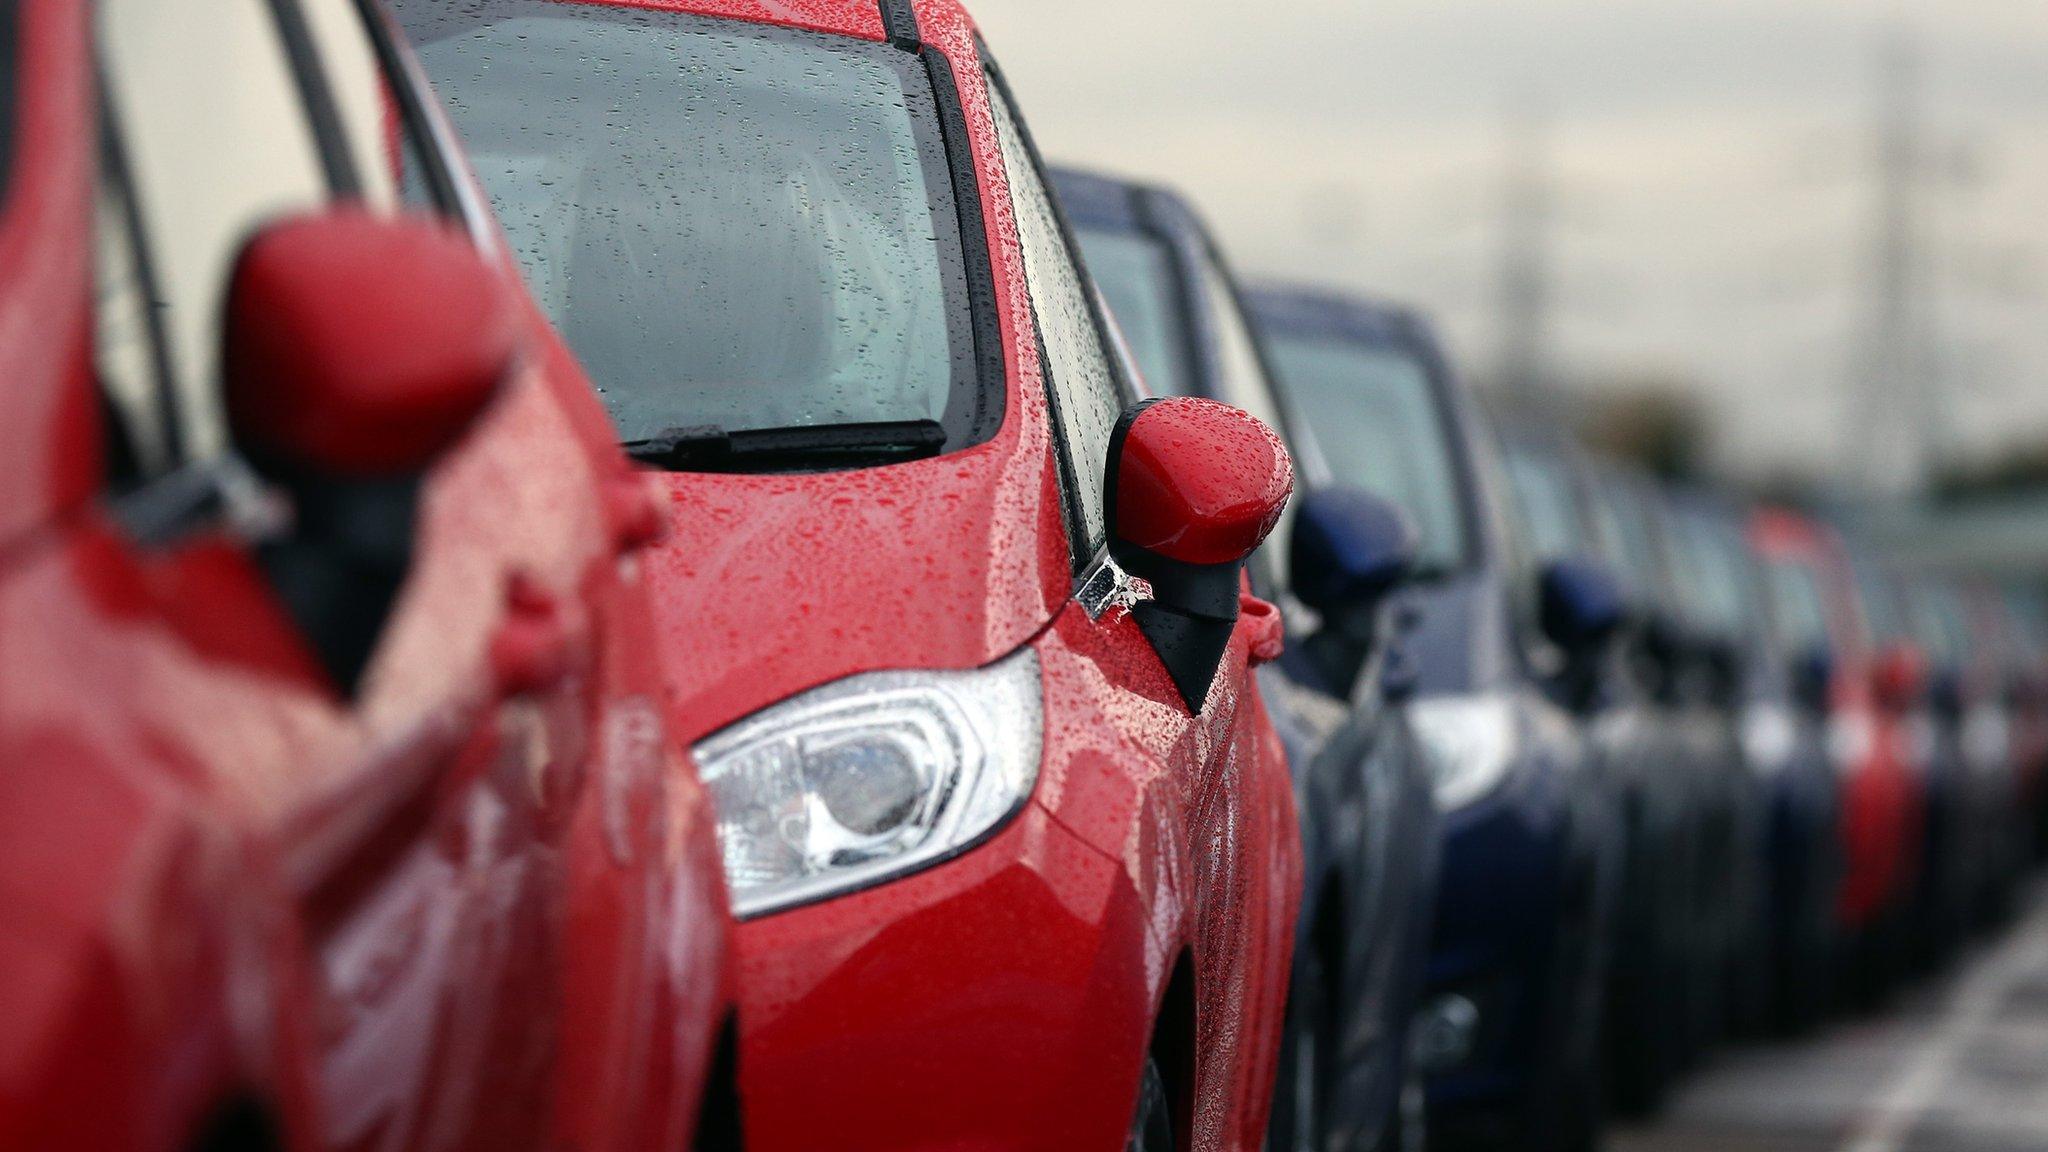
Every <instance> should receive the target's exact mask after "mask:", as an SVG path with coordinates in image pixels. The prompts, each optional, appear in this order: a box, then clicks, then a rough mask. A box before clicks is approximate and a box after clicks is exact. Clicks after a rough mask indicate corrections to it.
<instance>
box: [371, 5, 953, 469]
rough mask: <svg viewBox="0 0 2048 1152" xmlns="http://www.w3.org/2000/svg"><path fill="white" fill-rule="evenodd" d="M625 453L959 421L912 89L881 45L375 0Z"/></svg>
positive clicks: (920, 102)
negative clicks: (411, 45)
mask: <svg viewBox="0 0 2048 1152" xmlns="http://www.w3.org/2000/svg"><path fill="white" fill-rule="evenodd" d="M394 7H395V8H396V10H397V12H398V13H399V16H400V20H401V22H402V23H403V24H404V26H405V27H406V29H407V31H408V33H409V34H410V35H411V36H412V37H413V39H414V40H415V41H416V42H417V43H418V45H419V55H420V59H421V61H422V63H423V64H424V65H425V66H426V69H427V72H428V74H429V76H430V77H431V78H432V79H433V81H434V84H435V86H436V87H437V88H438V89H439V90H440V92H441V94H442V96H443V97H444V99H445V100H446V102H447V104H448V106H449V110H450V112H451V114H452V116H453V117H454V120H455V123H456V127H457V128H458V129H459V131H460V132H461V135H462V136H463V138H464V141H465V143H466V144H467V146H468V150H469V154H470V158H471V161H472V162H473V163H474V165H475V167H476V170H477V173H478V175H479V177H480V178H481V179H482V181H483V184H484V187H485V189H486V191H488V192H489V194H490V197H491V200H492V203H493V204H494V206H495V207H496V209H497V214H498V218H499V220H500V221H501V223H502V224H503V226H504V228H505V230H506V233H507V234H508V235H509V236H510V238H511V241H512V244H513V247H514V249H515V250H516V251H517V253H518V256H519V261H520V264H521V266H522V267H523V268H524V269H525V272H526V274H527V278H528V281H529V283H530V284H531V285H532V287H533V290H534V292H535V295H536V296H537V297H538V298H539V300H540V302H541V305H542V307H543V309H544V310H545V311H546V312H547V313H548V315H549V316H550V317H551V318H552V319H553V320H554V321H555V323H556V325H557V327H558V328H559V329H560V331H561V332H562V333H563V335H564V336H565V337H566V338H567V340H568V341H569V344H570V345H571V347H573V348H574V349H575V350H576V352H577V354H578V356H580V357H581V358H582V360H583V362H584V364H585V366H586V367H587V368H588V369H589V370H590V373H591V375H592V377H593V378H594V380H595V381H596V384H597V387H598V390H599V392H600V393H602V395H603V398H604V401H605V405H606V407H608V408H609V409H610V410H611V413H612V415H613V417H614V418H615V419H616V421H617V422H618V425H619V428H620V431H621V433H622V435H623V436H624V437H625V438H626V439H628V440H637V439H645V438H650V437H654V436H658V435H660V434H662V433H664V432H667V431H670V430H679V429H698V428H712V427H715V428H720V429H724V430H726V431H740V430H747V429H762V428H781V427H791V426H802V425H824V424H848V423H866V422H876V421H899V420H921V419H929V420H938V421H942V422H943V423H945V424H946V426H947V428H948V431H949V433H954V432H958V433H959V435H957V436H949V440H948V446H949V447H959V446H961V445H962V444H963V443H964V442H965V439H966V438H967V436H966V432H967V430H968V429H969V428H971V426H972V424H973V422H974V421H973V413H974V412H975V411H976V410H977V407H978V397H977V396H976V395H975V389H976V387H977V385H976V383H975V382H974V380H973V373H972V371H971V367H969V366H968V364H967V359H966V358H967V357H968V356H970V355H971V339H970V338H969V337H968V336H967V335H966V302H965V301H966V297H965V289H964V280H963V279H962V278H961V275H960V269H961V267H962V264H961V255H960V251H959V238H958V228H959V225H958V218H957V216H956V215H955V213H954V209H953V203H952V194H951V184H950V180H949V178H948V177H947V175H946V170H945V168H944V143H943V140H942V138H941V137H940V135H939V128H938V123H937V117H936V113H935V112H934V110H933V106H932V104H933V102H932V93H931V86H930V82H929V80H928V79H927V78H926V76H925V74H924V72H923V71H922V69H921V67H919V65H918V64H917V61H916V58H915V57H913V56H911V55H909V54H907V53H904V52H901V51H898V50H896V49H893V48H889V47H887V46H885V45H876V44H868V43H865V42H860V41H855V40H851V39H847V38H843V37H824V36H817V35H811V34H808V33H800V32H792V31H783V30H775V29H766V28H760V27H756V26H750V25H746V24H740V23H737V22H731V21H717V20H709V19H702V18H697V17H690V16H683V15H679V14H675V13H667V12H656V11H648V10H641V9H611V8H602V7H594V6H586V5H578V4H559V3H554V2H552V0H483V2H476V3H466V4H462V5H451V4H446V3H441V2H439V0H404V2H401V3H398V4H396V5H395V6H394Z"/></svg>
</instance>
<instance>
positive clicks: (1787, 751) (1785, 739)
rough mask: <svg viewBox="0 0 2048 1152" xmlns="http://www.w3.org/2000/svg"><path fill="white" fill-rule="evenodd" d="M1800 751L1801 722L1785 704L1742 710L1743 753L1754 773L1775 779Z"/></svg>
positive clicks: (1758, 706)
mask: <svg viewBox="0 0 2048 1152" xmlns="http://www.w3.org/2000/svg"><path fill="white" fill-rule="evenodd" d="M1798 749H1799V721H1798V719H1797V718H1796V716H1795V715H1794V713H1793V711H1792V709H1790V708H1787V707H1785V706H1784V705H1782V704H1770V703H1761V704H1751V705H1750V706H1749V707H1747V708H1744V709H1743V710H1742V751H1743V756H1744V759H1746V760H1747V761H1748V762H1749V767H1750V770H1751V771H1753V772H1756V773H1758V774H1759V775H1763V776H1775V775H1776V774H1778V772H1780V771H1782V770H1783V769H1785V768H1786V767H1787V766H1789V765H1790V764H1791V763H1792V755H1793V753H1794V752H1796V751H1798Z"/></svg>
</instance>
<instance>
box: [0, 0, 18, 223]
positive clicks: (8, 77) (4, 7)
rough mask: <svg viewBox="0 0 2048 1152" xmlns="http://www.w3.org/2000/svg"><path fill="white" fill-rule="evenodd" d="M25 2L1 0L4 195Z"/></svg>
mask: <svg viewBox="0 0 2048 1152" xmlns="http://www.w3.org/2000/svg"><path fill="white" fill-rule="evenodd" d="M20 24H21V5H20V4H19V3H18V2H16V0H5V2H0V197H4V196H5V195H6V193H7V188H8V183H9V177H11V176H12V175H13V173H14V122H15V116H16V112H15V104H16V103H17V101H18V93H19V91H20V88H19V85H20V83H21V81H20V76H21V68H20V67H19V66H18V64H17V62H16V61H15V55H16V51H17V48H16V45H17V44H18V42H19V40H20V38H21V31H20Z"/></svg>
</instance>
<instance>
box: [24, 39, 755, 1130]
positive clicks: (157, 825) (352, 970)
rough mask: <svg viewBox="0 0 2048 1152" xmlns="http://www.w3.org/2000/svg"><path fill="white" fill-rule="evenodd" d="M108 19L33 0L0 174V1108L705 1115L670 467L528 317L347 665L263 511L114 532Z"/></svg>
mask: <svg viewBox="0 0 2048 1152" xmlns="http://www.w3.org/2000/svg"><path fill="white" fill-rule="evenodd" d="M90 16H91V13H90V11H89V10H88V9H86V8H85V7H82V6H80V5H77V4H72V3H67V2H65V0H25V3H24V4H23V5H22V7H21V18H22V40H21V49H22V60H23V67H22V69H21V71H20V72H19V73H18V77H19V79H20V81H21V84H22V102H23V111H24V114H25V115H24V125H25V130H24V132H23V133H22V135H21V137H20V142H21V145H22V147H21V149H20V151H19V153H18V155H17V156H16V157H15V161H16V162H15V165H14V167H13V171H12V174H11V180H12V187H11V189H10V192H9V195H8V198H7V200H6V201H5V202H4V203H0V378H5V379H6V380H7V381H8V385H7V387H6V388H5V389H4V390H0V446H4V447H5V448H6V449H7V461H8V463H7V467H6V468H5V469H4V470H0V764H5V765H7V766H8V769H9V770H8V771H6V772H4V773H0V1019H5V1020H6V1021H7V1026H6V1027H5V1028H0V1147H4V1148H10V1149H12V1148H50V1149H56V1148H62V1149H66V1150H82V1152H100V1150H108V1152H113V1150H137V1152H141V1150H158V1149H161V1150H164V1152H183V1150H184V1149H187V1148H189V1147H192V1146H193V1144H192V1142H193V1140H194V1138H195V1137H196V1136H197V1135H198V1134H199V1132H200V1131H201V1130H202V1128H203V1127H204V1126H205V1125H206V1124H207V1123H208V1122H209V1121H210V1119H211V1118H214V1117H216V1116H218V1115H220V1114H221V1113H222V1111H223V1110H224V1109H227V1108H230V1107H231V1106H234V1105H236V1104H237V1103H239V1102H248V1103H250V1104H252V1105H254V1106H256V1107H257V1108H259V1109H260V1110H261V1111H262V1112H264V1113H266V1114H268V1115H269V1116H271V1117H272V1118H273V1119H274V1122H275V1124H276V1125H277V1127H278V1129H279V1134H280V1138H281V1142H282V1144H283V1146H284V1147H288V1148H292V1149H311V1148H321V1147H336V1148H372V1147H374V1148H378V1149H413V1148H421V1149H424V1148H434V1149H475V1150H478V1152H483V1150H492V1152H497V1150H503V1149H542V1148H549V1149H552V1148H564V1147H574V1148H588V1149H619V1150H625V1149H636V1150H637V1149H647V1150H650V1152H651V1150H654V1149H663V1150H673V1149H676V1148H680V1147H685V1146H687V1143H688V1137H687V1133H688V1132H689V1130H690V1128H691V1126H692V1124H693V1122H694V1117H695V1114H696V1109H697V1105H698V1094H699V1092H700V1091H701V1090H702V1088H703V1085H704V1081H705V1074H706V1069H707V1066H708V1064H709V1061H710V1057H711V1051H712V1044H713V1040H714V1036H715V1034H716V1032H717V1030H718V1029H719V1028H720V1027H721V1026H722V1025H723V1024H724V1023H725V1022H726V1021H727V1020H728V1019H729V1012H730V993H731V984H730V976H729V975H728V971H727V968H726V950H727V940H728V935H727V927H726V925H727V919H726V913H725V898H724V889H723V882H722V879H721V873H720V868H719V864H718V860H717V857H716V847H715V844H714V843H713V842H712V839H711V836H710V831H711V828H710V823H709V818H710V812H709V807H708V805H707V803H706V801H705V798H704V795H703V792H702V790H701V788H700V787H699V785H698V783H697V780H696V776H695V773H694V771H693V770H692V769H691V768H690V766H689V765H688V763H687V761H686V760H685V758H684V756H683V755H682V753H681V752H680V751H679V750H678V746H677V745H676V743H675V742H674V741H673V740H672V739H670V738H669V737H668V736H667V735H666V733H665V731H664V729H663V725H662V719H661V708H660V696H661V680H660V677H661V668H660V665H659V661H658V658H657V656H656V654H655V652H654V651H653V649H652V648H651V647H650V646H649V645H648V644H647V643H646V638H647V637H648V635H649V634H650V633H651V631H652V625H651V622H650V618H649V606H648V603H647V598H646V594H645V591H644V588H643V587H642V570H641V568H640V562H639V559H638V557H637V556H636V555H635V554H633V553H632V552H631V551H630V550H629V549H630V548H631V547H634V546H637V545H639V544H641V543H643V542H644V541H645V540H647V539H648V538H650V537H651V536H652V535H654V534H656V532H658V526H652V525H650V524H648V520H649V519H650V515H651V513H650V512H649V511H648V509H649V508H650V507H655V508H658V505H653V504H652V501H651V498H649V497H647V496H645V495H642V496H640V497H635V496H634V495H632V493H633V492H634V491H635V490H638V491H641V492H642V493H644V492H645V489H644V488H642V487H641V485H642V484H643V483H644V482H643V481H642V480H640V479H639V478H637V477H636V476H635V475H634V474H633V473H630V472H629V471H628V470H627V468H626V464H625V462H624V460H623V459H622V458H621V457H620V456H619V454H618V452H617V449H616V448H615V447H614V446H613V445H612V443H611V434H610V431H609V429H608V428H606V427H605V426H604V424H603V422H602V420H601V419H599V420H597V421H595V422H593V421H592V420H591V418H590V411H591V409H592V408H593V407H594V404H595V402H594V400H592V399H591V398H590V396H589V386H588V383H587V381H585V380H584V379H583V378H582V377H581V376H580V375H579V374H576V373H575V372H574V370H573V364H572V362H571V361H570V360H569V359H568V358H567V357H566V356H565V355H564V354H563V353H562V351H561V349H560V348H559V347H558V346H557V345H555V344H554V343H553V341H552V337H551V336H550V335H549V334H548V333H547V332H546V330H545V328H544V326H541V325H538V324H533V323H529V324H526V325H523V326H522V327H523V328H524V331H523V333H522V343H523V344H524V345H525V348H526V351H527V352H528V353H529V355H528V356H526V357H525V358H524V359H523V360H522V364H523V367H522V368H521V369H520V370H518V371H517V372H516V373H515V374H514V375H513V376H512V377H511V378H510V379H508V380H507V381H505V383H504V384H503V386H502V388H501V389H500V390H499V392H498V395H497V397H496V399H495V400H494V401H493V402H492V405H491V407H490V408H489V410H488V411H487V412H486V413H485V414H484V416H483V417H482V419H481V421H480V422H479V423H478V424H477V425H476V426H475V427H474V428H473V429H471V430H470V431H469V432H468V434H467V435H466V436H464V438H463V439H462V441H461V443H460V445H459V446H458V447H457V448H456V449H455V450H454V451H453V453H452V454H450V455H448V456H446V457H445V458H444V459H442V460H441V462H440V463H439V464H438V465H437V466H436V468H435V469H434V470H433V472H432V473H431V474H430V475H429V476H428V478H427V481H426V484H425V494H424V497H423V504H422V506H421V509H420V515H419V523H418V526H417V529H416V535H415V541H416V545H417V548H416V556H415V558H414V562H413V566H412V568H411V570H410V574H409V578H408V583H407V587H406V588H405V590H404V594H403V596H402V597H401V599H400V601H399V602H398V605H397V607H396V610H395V612H394V614H393V616H392V617H391V619H390V621H389V622H388V624H387V626H386V627H385V629H384V630H383V632H382V633H381V635H380V639H379V643H378V649H377V652H376V655H375V656H374V658H373V661H372V663H371V666H370V668H369V671H368V673H367V675H366V677H365V679H364V681H363V684H362V687H361V689H360V691H359V693H358V694H357V696H356V697H355V698H354V699H348V700H344V699H340V698H338V697H337V696H336V694H335V692H334V690H333V689H332V688H331V687H330V686H329V685H328V684H327V682H326V680H325V677H324V675H323V674H322V673H321V672H319V671H318V667H319V666H318V664H317V662H316V661H314V660H313V659H312V657H311V654H310V653H309V652H308V651H307V649H306V646H305V644H304V643H303V642H302V641H301V640H300V638H299V634H298V632H297V630H296V629H295V627H294V626H293V625H292V624H291V623H290V618H289V615H288V614H287V612H286V611H285V610H284V607H283V605H282V604H281V603H280V602H279V601H277V600H276V599H275V598H274V597H273V596H272V594H271V592H270V585H269V583H268V580H267V577H266V574H265V572H264V570H263V569H262V568H261V566H260V565H258V564H257V563H256V562H255V559H254V557H253V556H252V554H251V549H250V548H249V546H248V544H247V542H246V541H244V540H242V539H240V538H238V537H236V536H235V535H233V534H232V533H230V532H229V531H227V530H226V529H225V528H224V527H223V526H220V525H208V524H205V523H201V524H198V525H195V526H194V527H192V528H191V529H190V530H187V531H184V532H182V533H178V534H174V535H173V536H172V538H170V539H168V540H165V541H161V542H157V543H151V544H144V543H142V542H139V541H137V540H135V539H133V538H131V537H130V536H128V535H127V534H126V533H125V532H124V531H123V530H122V528H121V527H120V526H119V525H118V523H117V522H116V520H115V519H114V518H113V517H112V516H110V515H109V510H110V508H112V507H113V504H114V495H115V494H114V493H111V492H110V491H108V490H107V478H106V476H105V474H104V470H103V468H102V466H101V461H100V456H99V453H98V451H97V448H98V445H99V444H100V443H101V442H102V436H103V429H102V428H101V427H100V426H99V423H98V421H99V419H100V416H99V412H100V407H99V405H98V403H97V401H96V399H95V395H94V380H93V376H92V372H91V367H90V366H91V358H90V344H89V334H90V333H91V331H92V322H93V304H94V299H93V293H92V291H91V269H92V206H93V203H94V196H93V180H94V176H93V171H92V165H93V159H94V157H95V155H96V153H97V150H96V147H95V143H96V135H95V130H94V117H93V108H92V105H91V100H90V96H89V93H90V91H91V76H92V66H91V54H90V52H89V45H88V28H89V20H90ZM249 17H250V19H252V20H259V21H260V20H263V19H264V17H262V16H261V14H260V12H259V11H258V10H256V9H251V10H250V11H249ZM265 34H267V26H266V28H265ZM205 127H206V126H201V125H195V126H193V133H194V137H193V139H194V140H195V141H197V140H200V139H203V135H202V134H203V132H204V131H205ZM294 139H296V138H294ZM232 146H235V145H234V144H233V143H229V142H222V147H224V148H225V147H232ZM505 271H506V272H507V274H508V275H509V268H508V269H506V270H505ZM520 315H523V316H525V317H526V318H527V319H528V320H529V321H531V320H534V319H537V316H538V314H537V312H534V311H533V310H532V309H531V308H530V306H525V307H523V310H522V311H521V313H520ZM297 367H303V368H305V369H306V370H314V369H317V367H318V366H297ZM276 374H277V377H278V378H277V380H276V383H277V384H278V386H279V387H281V388H288V387H290V385H291V382H292V373H291V372H287V371H285V370H284V369H282V368H279V369H277V370H276ZM402 435H403V430H399V431H397V432H395V433H394V436H400V437H402ZM557 625H559V627H557ZM508 629H509V631H508ZM494 654H495V655H497V656H498V658H499V666H498V667H497V668H496V669H495V674H494V669H493V661H492V656H493V655H494ZM515 657H516V659H515ZM515 665H516V666H515Z"/></svg>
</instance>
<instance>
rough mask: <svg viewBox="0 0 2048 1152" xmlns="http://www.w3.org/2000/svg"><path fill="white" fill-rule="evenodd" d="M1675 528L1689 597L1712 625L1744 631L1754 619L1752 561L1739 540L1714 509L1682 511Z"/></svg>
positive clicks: (1735, 632)
mask: <svg viewBox="0 0 2048 1152" xmlns="http://www.w3.org/2000/svg"><path fill="white" fill-rule="evenodd" d="M1676 521H1677V522H1676V524H1675V528H1676V529H1677V531H1678V532H1679V533H1680V539H1679V540H1678V541H1677V542H1676V543H1677V544H1678V545H1679V548H1680V552H1681V557H1680V559H1681V561H1682V563H1681V564H1680V565H1678V566H1677V567H1678V570H1679V571H1680V572H1681V573H1682V574H1683V576H1682V579H1683V580H1684V582H1685V584H1686V585H1687V589H1688V593H1689V595H1688V597H1687V599H1688V601H1689V602H1690V603H1691V604H1692V606H1693V608H1694V610H1695V611H1696V612H1697V613H1698V614H1699V617H1700V619H1701V620H1703V621H1704V622H1705V623H1706V624H1707V626H1708V627H1709V628H1712V629H1713V630H1714V631H1716V632H1718V633H1720V634H1722V635H1725V636H1735V635H1741V634H1742V633H1743V632H1744V631H1745V630H1746V629H1747V628H1748V627H1749V626H1750V625H1751V623H1752V622H1753V621H1754V613H1753V611H1752V606H1751V604H1750V603H1749V593H1750V589H1749V580H1750V575H1749V572H1748V569H1747V564H1748V561H1747V560H1746V559H1745V556H1744V553H1743V551H1742V547H1743V546H1742V544H1741V542H1740V541H1739V540H1731V539H1730V538H1729V537H1728V536H1727V535H1726V534H1725V532H1724V528H1723V524H1722V522H1721V521H1720V520H1719V519H1718V518H1716V517H1714V516H1713V515H1712V514H1711V513H1705V512H1681V513H1679V514H1678V516H1677V517H1676Z"/></svg>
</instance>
